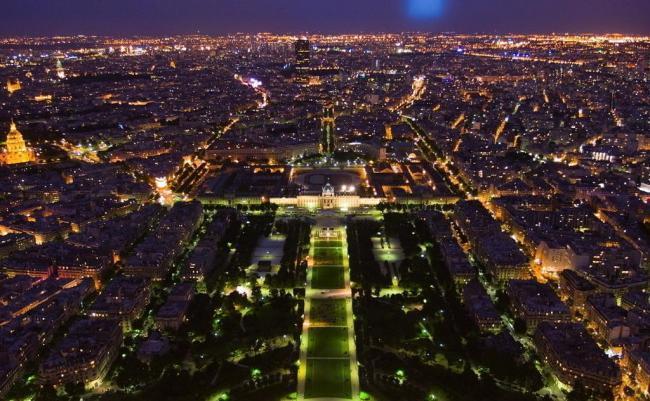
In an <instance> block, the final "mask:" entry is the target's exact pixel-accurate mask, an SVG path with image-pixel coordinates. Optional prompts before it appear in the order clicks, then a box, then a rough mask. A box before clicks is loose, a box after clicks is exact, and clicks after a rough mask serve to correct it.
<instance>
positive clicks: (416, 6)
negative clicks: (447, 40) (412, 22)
mask: <svg viewBox="0 0 650 401" xmlns="http://www.w3.org/2000/svg"><path fill="white" fill-rule="evenodd" d="M444 9H445V0H407V2H406V12H407V14H408V16H409V17H410V18H413V19H419V20H429V19H435V18H438V17H440V16H441V15H442V13H443V11H444Z"/></svg>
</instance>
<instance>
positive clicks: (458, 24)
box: [0, 0, 650, 36]
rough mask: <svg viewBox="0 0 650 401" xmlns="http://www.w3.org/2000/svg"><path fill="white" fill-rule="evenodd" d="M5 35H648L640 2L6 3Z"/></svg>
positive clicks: (648, 10) (645, 5)
mask: <svg viewBox="0 0 650 401" xmlns="http://www.w3.org/2000/svg"><path fill="white" fill-rule="evenodd" d="M3 8H4V10H3V13H4V17H5V22H4V23H3V25H2V26H1V27H0V35H2V36H39V35H43V36H48V35H72V34H87V35H122V36H133V35H150V36H158V35H176V34H190V33H197V32H200V33H204V34H208V35H222V34H229V33H237V32H245V33H257V32H273V33H300V32H310V33H362V32H365V33H372V32H414V31H418V32H459V33H486V34H515V33H522V34H530V33H564V32H568V33H586V32H590V33H622V34H638V35H645V34H650V22H649V21H648V18H647V15H650V3H649V2H647V1H644V0H625V1H623V2H612V1H608V0H595V1H594V0H591V1H588V0H571V1H562V0H548V1H543V2H539V1H538V2H520V1H516V0H499V1H490V2H485V1H479V0H381V1H376V0H357V1H354V2H349V1H343V0H330V1H327V2H324V1H318V2H304V1H298V0H279V1H274V2H270V1H267V0H247V1H231V0H226V1H218V2H215V1H208V0H190V1H185V2H178V1H172V0H168V1H160V0H144V1H138V2H133V1H125V0H117V1H112V2H107V3H101V2H97V1H80V0H68V1H65V2H51V1H46V0H27V1H17V0H9V1H7V2H6V4H5V5H3Z"/></svg>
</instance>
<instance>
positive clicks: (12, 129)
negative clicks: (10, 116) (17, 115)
mask: <svg viewBox="0 0 650 401" xmlns="http://www.w3.org/2000/svg"><path fill="white" fill-rule="evenodd" d="M12 139H13V140H16V139H18V140H22V139H23V134H22V133H21V132H20V131H18V127H16V123H15V122H13V121H11V125H10V126H9V133H8V134H7V142H9V141H10V140H12Z"/></svg>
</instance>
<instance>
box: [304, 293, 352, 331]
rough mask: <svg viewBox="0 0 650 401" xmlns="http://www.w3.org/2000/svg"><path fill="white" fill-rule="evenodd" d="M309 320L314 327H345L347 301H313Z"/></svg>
mask: <svg viewBox="0 0 650 401" xmlns="http://www.w3.org/2000/svg"><path fill="white" fill-rule="evenodd" d="M310 308H311V309H310V311H309V320H310V321H311V324H312V325H319V324H320V325H329V326H345V324H346V323H347V319H346V310H345V299H318V298H316V299H312V301H311V307H310Z"/></svg>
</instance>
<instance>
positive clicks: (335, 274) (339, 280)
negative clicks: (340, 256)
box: [311, 266, 345, 290]
mask: <svg viewBox="0 0 650 401" xmlns="http://www.w3.org/2000/svg"><path fill="white" fill-rule="evenodd" d="M311 287H312V288H313V289H316V290H333V289H337V288H343V287H345V277H344V275H343V266H318V267H314V268H312V276H311Z"/></svg>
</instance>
